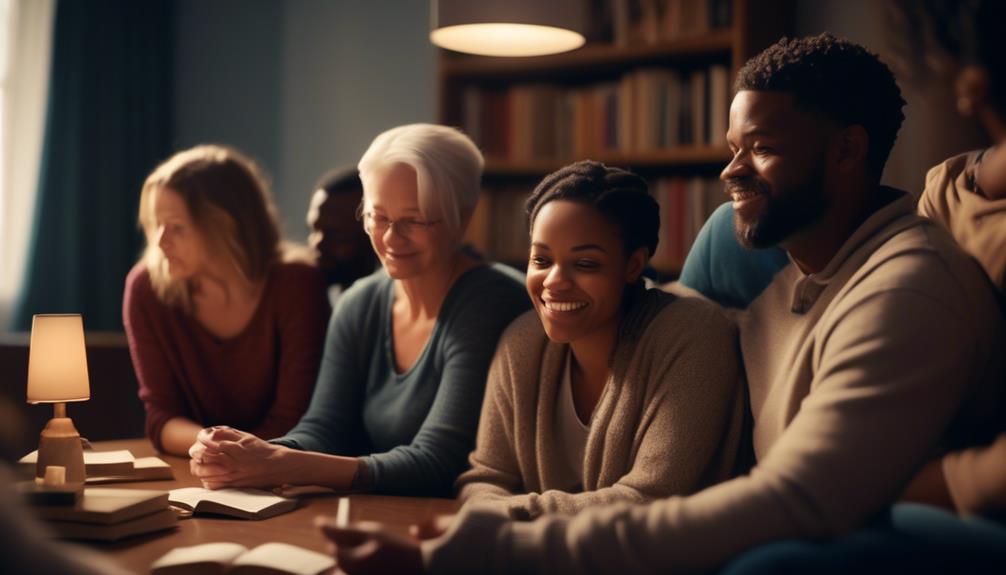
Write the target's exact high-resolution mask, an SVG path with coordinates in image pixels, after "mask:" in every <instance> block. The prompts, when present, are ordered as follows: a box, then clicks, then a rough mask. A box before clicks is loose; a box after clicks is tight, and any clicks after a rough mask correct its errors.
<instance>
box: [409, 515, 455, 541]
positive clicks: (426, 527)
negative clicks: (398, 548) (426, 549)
mask: <svg viewBox="0 0 1006 575" xmlns="http://www.w3.org/2000/svg"><path fill="white" fill-rule="evenodd" d="M454 517H455V515H454V514H451V515H437V516H435V517H432V518H430V519H427V520H426V521H423V522H422V523H416V524H414V525H410V526H409V533H410V534H411V535H412V536H413V537H415V538H416V539H419V540H420V541H425V540H427V539H436V538H437V537H440V536H441V535H443V534H444V533H447V530H448V529H449V528H450V526H451V524H452V523H454Z"/></svg>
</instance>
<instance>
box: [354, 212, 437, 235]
mask: <svg viewBox="0 0 1006 575" xmlns="http://www.w3.org/2000/svg"><path fill="white" fill-rule="evenodd" d="M360 219H362V220H363V229H364V231H366V232H367V233H368V234H370V235H374V234H377V235H380V236H383V235H384V234H385V232H387V231H388V228H391V227H395V228H396V229H397V230H398V233H399V234H401V235H403V236H412V235H414V234H421V233H424V232H427V231H429V229H430V228H432V227H433V226H435V225H437V224H439V223H440V220H432V221H423V220H417V219H415V218H400V219H397V220H392V219H391V218H388V217H386V216H382V215H380V214H375V213H374V212H363V213H362V214H360Z"/></svg>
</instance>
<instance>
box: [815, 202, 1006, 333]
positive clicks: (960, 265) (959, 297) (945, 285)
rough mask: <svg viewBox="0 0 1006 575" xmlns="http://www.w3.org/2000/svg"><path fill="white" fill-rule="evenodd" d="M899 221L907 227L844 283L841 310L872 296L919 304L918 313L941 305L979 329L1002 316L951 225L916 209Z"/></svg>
mask: <svg viewBox="0 0 1006 575" xmlns="http://www.w3.org/2000/svg"><path fill="white" fill-rule="evenodd" d="M896 224H898V225H901V226H902V228H901V229H900V230H898V231H897V233H894V234H892V235H891V237H889V238H888V239H887V240H886V241H885V242H884V243H883V244H881V245H880V246H878V247H877V249H876V250H875V251H874V252H873V253H872V254H870V255H869V257H868V258H867V259H866V261H865V263H864V264H863V265H862V266H861V267H860V268H859V269H858V270H856V272H855V273H854V274H853V275H852V277H851V278H850V280H849V282H848V284H847V285H846V286H845V288H843V292H844V294H843V295H841V296H839V301H836V302H835V304H834V309H835V311H836V313H838V312H841V311H842V310H846V309H850V308H853V307H856V306H862V305H865V304H866V302H867V301H868V300H875V301H876V302H877V303H878V305H879V304H880V302H881V301H886V302H887V303H886V304H883V305H885V306H894V307H897V308H898V309H901V308H902V307H904V306H909V307H911V306H914V307H916V308H918V311H919V313H927V312H926V309H927V308H928V307H929V306H932V305H940V306H942V307H944V308H945V309H947V310H951V313H952V314H953V315H954V316H956V317H957V318H959V319H960V321H962V322H964V323H967V324H971V325H973V326H974V328H975V330H976V331H977V330H978V329H979V328H978V326H979V325H982V324H986V323H987V322H989V321H993V319H995V318H998V317H999V312H998V304H997V302H996V301H995V296H994V294H993V290H992V286H991V284H990V283H989V281H988V278H987V277H986V276H985V274H984V272H983V271H982V269H981V267H979V265H978V263H977V262H976V261H975V260H974V259H973V258H972V257H970V256H969V255H968V254H967V253H965V252H964V250H963V249H962V248H961V247H960V246H959V245H958V244H957V242H956V241H955V240H954V239H953V237H952V236H951V235H950V232H949V231H947V229H946V228H944V227H942V226H940V225H938V224H936V223H934V222H932V221H930V220H928V219H925V218H923V217H920V216H918V215H915V214H910V215H907V216H905V217H904V218H902V219H901V220H899V221H898V222H896ZM878 297H880V299H878ZM892 298H893V299H892ZM899 302H900V303H899ZM911 302H914V303H911ZM871 309H873V308H871Z"/></svg>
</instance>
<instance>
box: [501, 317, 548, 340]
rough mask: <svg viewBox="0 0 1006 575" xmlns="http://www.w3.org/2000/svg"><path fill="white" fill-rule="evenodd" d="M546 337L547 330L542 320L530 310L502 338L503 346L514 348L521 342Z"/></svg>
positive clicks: (512, 324) (513, 323) (504, 332)
mask: <svg viewBox="0 0 1006 575" xmlns="http://www.w3.org/2000/svg"><path fill="white" fill-rule="evenodd" d="M542 337H546V336H545V328H544V326H542V325H541V318H539V317H538V314H537V312H535V311H534V310H533V309H532V310H528V311H526V312H524V313H522V314H521V315H519V316H517V319H515V320H513V322H511V323H510V325H509V326H507V328H506V330H504V331H503V335H502V337H501V338H500V342H501V345H506V346H507V347H513V346H514V345H519V344H520V343H521V342H526V341H531V340H536V339H541V338H542Z"/></svg>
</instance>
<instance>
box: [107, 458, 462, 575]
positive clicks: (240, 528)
mask: <svg viewBox="0 0 1006 575" xmlns="http://www.w3.org/2000/svg"><path fill="white" fill-rule="evenodd" d="M94 449H95V450H97V451H112V450H116V449H128V450H129V451H131V452H132V453H133V455H135V456H136V457H145V456H150V455H157V456H158V457H160V458H161V459H163V460H165V461H167V462H168V463H170V464H171V468H172V471H173V472H174V474H175V479H174V480H172V481H143V482H133V483H120V484H108V485H107V486H109V487H113V486H114V487H122V488H126V489H163V490H170V489H177V488H180V487H199V486H200V484H199V481H198V480H197V479H196V478H195V477H193V476H192V475H191V474H190V473H189V460H188V459H187V458H182V457H172V456H169V455H163V454H158V453H157V452H156V451H154V448H153V447H152V446H151V445H150V442H149V441H147V440H146V439H127V440H120V441H101V442H96V443H95V444H94ZM102 487H105V485H102ZM349 497H350V515H351V519H352V520H353V521H361V520H370V521H380V522H382V523H384V524H386V525H388V526H389V527H390V528H392V529H394V530H396V531H399V532H401V533H407V532H408V526H409V525H411V524H413V523H418V522H420V521H423V520H425V519H426V518H428V517H431V516H433V515H439V514H444V513H453V512H454V511H456V510H457V507H458V504H457V502H456V501H454V500H452V499H432V498H419V497H389V496H381V495H350V496H349ZM301 501H302V504H301V506H300V507H298V508H297V509H296V510H294V511H292V512H290V513H285V514H283V515H278V516H276V517H273V518H270V519H265V520H262V521H246V520H242V519H226V518H208V517H199V516H195V517H192V518H191V519H183V520H180V521H179V522H178V529H176V530H173V531H162V532H160V533H151V534H149V535H142V536H139V537H134V538H131V539H126V540H123V541H119V542H117V543H110V544H108V543H104V544H101V543H99V544H89V546H90V547H92V548H93V549H96V550H97V551H99V552H100V553H107V554H108V555H109V556H111V557H112V558H113V560H114V561H115V562H116V563H118V564H119V565H121V566H123V567H125V568H127V569H129V570H131V571H134V572H136V573H147V572H148V571H149V570H150V564H151V563H153V562H154V560H156V559H157V558H158V557H160V556H161V555H164V554H165V553H167V552H168V551H170V550H171V549H174V548H176V547H186V546H189V545H198V544H200V543H213V542H221V541H230V542H235V543H240V544H242V545H244V546H246V547H248V548H252V547H255V546H256V545H260V544H262V543H268V542H271V541H278V542H282V543H290V544H292V545H298V546H300V547H304V548H306V549H312V550H315V551H320V552H325V551H326V546H327V540H326V539H325V538H324V537H323V536H322V535H321V533H320V532H319V531H318V530H317V529H316V528H315V527H314V524H313V520H314V518H315V517H317V516H319V515H335V510H336V505H337V501H338V496H336V495H334V494H333V495H311V496H306V497H302V498H301Z"/></svg>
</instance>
